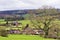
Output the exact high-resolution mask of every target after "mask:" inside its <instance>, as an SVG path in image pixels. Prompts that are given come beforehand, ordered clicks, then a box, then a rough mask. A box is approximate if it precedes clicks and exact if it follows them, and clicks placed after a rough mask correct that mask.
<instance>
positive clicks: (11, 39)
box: [0, 35, 55, 40]
mask: <svg viewBox="0 0 60 40" xmlns="http://www.w3.org/2000/svg"><path fill="white" fill-rule="evenodd" d="M0 40H55V39H49V38H42V37H40V36H37V35H9V36H8V37H1V36H0Z"/></svg>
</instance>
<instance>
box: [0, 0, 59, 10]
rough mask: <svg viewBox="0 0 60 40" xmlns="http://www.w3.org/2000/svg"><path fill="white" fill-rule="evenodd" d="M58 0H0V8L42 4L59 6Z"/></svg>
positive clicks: (36, 6) (19, 7)
mask: <svg viewBox="0 0 60 40" xmlns="http://www.w3.org/2000/svg"><path fill="white" fill-rule="evenodd" d="M59 4H60V0H0V10H14V9H35V8H39V7H41V6H43V5H49V6H53V7H56V8H60V5H59Z"/></svg>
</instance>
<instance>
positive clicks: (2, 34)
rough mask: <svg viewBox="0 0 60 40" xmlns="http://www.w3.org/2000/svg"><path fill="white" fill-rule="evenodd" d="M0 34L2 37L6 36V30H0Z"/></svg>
mask: <svg viewBox="0 0 60 40" xmlns="http://www.w3.org/2000/svg"><path fill="white" fill-rule="evenodd" d="M0 35H1V36H2V37H8V32H7V31H6V30H1V31H0Z"/></svg>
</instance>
